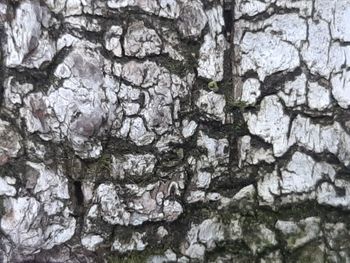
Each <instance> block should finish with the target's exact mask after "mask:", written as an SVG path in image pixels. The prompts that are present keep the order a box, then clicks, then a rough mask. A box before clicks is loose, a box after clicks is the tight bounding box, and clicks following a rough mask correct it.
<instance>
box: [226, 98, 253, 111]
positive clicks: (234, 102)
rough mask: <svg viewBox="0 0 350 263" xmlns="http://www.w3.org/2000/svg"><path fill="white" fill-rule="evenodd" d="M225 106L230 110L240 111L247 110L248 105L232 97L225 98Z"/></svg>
mask: <svg viewBox="0 0 350 263" xmlns="http://www.w3.org/2000/svg"><path fill="white" fill-rule="evenodd" d="M226 102H227V105H228V106H230V107H231V108H238V109H240V110H241V111H242V110H244V109H245V108H247V107H248V106H249V105H248V104H247V103H246V102H244V101H239V100H236V99H235V98H233V97H232V96H226Z"/></svg>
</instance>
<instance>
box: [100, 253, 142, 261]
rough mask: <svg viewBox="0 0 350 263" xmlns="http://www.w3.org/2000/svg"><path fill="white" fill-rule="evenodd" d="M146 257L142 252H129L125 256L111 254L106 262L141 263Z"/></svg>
mask: <svg viewBox="0 0 350 263" xmlns="http://www.w3.org/2000/svg"><path fill="white" fill-rule="evenodd" d="M146 261H147V258H146V257H145V256H144V255H142V254H130V255H127V256H111V257H109V258H108V260H107V262H108V263H143V262H146Z"/></svg>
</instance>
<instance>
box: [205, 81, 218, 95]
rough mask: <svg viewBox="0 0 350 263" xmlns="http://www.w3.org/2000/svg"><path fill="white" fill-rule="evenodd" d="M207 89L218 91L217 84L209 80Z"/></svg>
mask: <svg viewBox="0 0 350 263" xmlns="http://www.w3.org/2000/svg"><path fill="white" fill-rule="evenodd" d="M208 89H210V90H212V91H214V92H218V91H219V85H218V83H217V82H216V81H214V80H213V81H210V82H209V83H208Z"/></svg>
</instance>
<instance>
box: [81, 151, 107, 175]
mask: <svg viewBox="0 0 350 263" xmlns="http://www.w3.org/2000/svg"><path fill="white" fill-rule="evenodd" d="M87 172H88V173H89V174H93V175H94V174H101V173H104V172H108V173H110V172H111V156H110V155H109V154H103V155H102V156H101V157H100V158H99V159H97V160H96V162H95V163H93V164H91V165H89V167H88V169H87Z"/></svg>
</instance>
